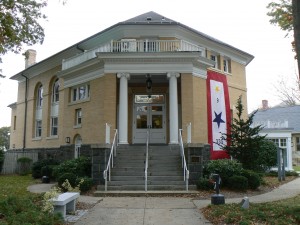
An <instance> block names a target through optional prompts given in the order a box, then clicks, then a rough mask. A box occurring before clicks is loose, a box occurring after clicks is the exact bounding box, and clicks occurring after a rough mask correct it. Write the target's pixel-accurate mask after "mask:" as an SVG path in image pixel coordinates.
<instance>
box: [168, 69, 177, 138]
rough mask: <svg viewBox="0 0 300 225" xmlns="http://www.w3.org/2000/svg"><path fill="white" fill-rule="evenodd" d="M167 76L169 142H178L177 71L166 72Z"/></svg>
mask: <svg viewBox="0 0 300 225" xmlns="http://www.w3.org/2000/svg"><path fill="white" fill-rule="evenodd" d="M167 76H168V78H169V112H170V113H169V117H170V120H169V121H170V144H178V97H177V78H178V77H179V73H168V75H167Z"/></svg>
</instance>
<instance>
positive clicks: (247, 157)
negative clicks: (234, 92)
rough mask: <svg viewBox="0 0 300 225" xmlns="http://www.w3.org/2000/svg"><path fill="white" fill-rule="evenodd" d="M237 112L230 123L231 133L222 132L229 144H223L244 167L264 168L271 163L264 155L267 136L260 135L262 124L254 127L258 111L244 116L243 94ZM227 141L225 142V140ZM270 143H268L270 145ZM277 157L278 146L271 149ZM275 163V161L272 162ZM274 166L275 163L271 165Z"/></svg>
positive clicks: (223, 137)
mask: <svg viewBox="0 0 300 225" xmlns="http://www.w3.org/2000/svg"><path fill="white" fill-rule="evenodd" d="M235 108H236V110H237V113H236V117H235V118H234V119H233V123H232V124H230V128H231V130H230V132H229V134H222V140H224V141H225V140H226V142H227V145H224V144H223V145H221V147H222V149H223V150H226V151H227V152H228V154H229V155H230V156H231V157H233V158H234V159H236V160H238V161H239V162H241V163H242V165H243V168H245V169H252V170H262V169H264V168H266V167H268V166H269V165H265V164H266V163H267V164H269V162H265V160H264V159H262V156H263V155H265V154H263V153H264V151H265V150H267V149H266V148H265V147H264V146H265V145H266V140H265V136H261V135H259V132H260V131H261V130H262V129H263V127H262V126H256V127H253V126H252V124H253V118H254V116H255V114H256V112H257V111H255V112H254V113H252V114H251V115H250V116H249V117H245V118H246V119H244V117H243V111H244V106H243V104H242V98H241V96H240V97H239V98H238V100H237V103H236V106H235ZM223 143H225V142H223ZM268 144H269V143H267V145H268ZM271 144H272V143H271ZM274 152H275V159H276V148H275V151H274V146H273V148H272V151H271V155H272V158H274V157H273V156H274V154H273V153H274ZM271 164H273V161H272V163H271ZM271 166H273V165H271Z"/></svg>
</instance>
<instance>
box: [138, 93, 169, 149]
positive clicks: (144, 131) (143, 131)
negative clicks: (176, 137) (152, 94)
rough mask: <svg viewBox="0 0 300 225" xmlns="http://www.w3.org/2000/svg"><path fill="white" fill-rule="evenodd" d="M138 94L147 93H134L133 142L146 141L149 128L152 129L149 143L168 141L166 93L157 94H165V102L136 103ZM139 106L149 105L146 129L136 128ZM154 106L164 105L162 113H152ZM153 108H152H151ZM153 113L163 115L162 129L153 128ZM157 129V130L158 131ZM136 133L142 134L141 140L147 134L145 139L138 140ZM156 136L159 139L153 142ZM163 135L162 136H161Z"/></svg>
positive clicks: (164, 142)
mask: <svg viewBox="0 0 300 225" xmlns="http://www.w3.org/2000/svg"><path fill="white" fill-rule="evenodd" d="M136 95H146V94H134V95H133V102H132V143H133V144H141V143H146V137H147V135H146V134H147V130H149V131H150V134H149V136H150V137H149V138H150V139H149V143H150V144H156V143H157V144H166V143H167V138H166V137H167V135H166V133H167V127H166V116H167V112H166V111H167V110H166V101H165V98H166V96H165V94H156V95H163V96H164V102H163V103H161V102H160V103H156V102H154V103H151V102H150V103H147V102H145V103H136V102H135V96H136ZM137 106H147V113H145V114H146V115H147V127H146V128H144V129H137V128H136V118H137V115H138V113H137ZM152 106H162V113H159V112H157V113H155V112H153V113H152ZM149 109H151V110H149ZM153 115H162V129H152V122H153V121H152V116H153ZM156 131H157V132H156ZM136 134H139V135H140V136H141V140H142V139H143V135H144V136H145V137H144V138H145V139H144V141H142V142H140V141H138V140H137V139H136V138H135V137H136ZM155 137H159V140H158V141H156V142H153V140H155ZM160 137H162V138H160Z"/></svg>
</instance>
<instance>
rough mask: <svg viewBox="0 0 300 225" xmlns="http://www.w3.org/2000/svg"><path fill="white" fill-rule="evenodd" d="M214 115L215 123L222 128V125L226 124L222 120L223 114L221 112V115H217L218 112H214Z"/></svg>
mask: <svg viewBox="0 0 300 225" xmlns="http://www.w3.org/2000/svg"><path fill="white" fill-rule="evenodd" d="M214 113H215V118H214V120H213V122H215V123H217V124H218V128H220V124H221V123H225V121H224V120H222V118H221V117H222V112H220V113H219V114H217V113H216V112H214Z"/></svg>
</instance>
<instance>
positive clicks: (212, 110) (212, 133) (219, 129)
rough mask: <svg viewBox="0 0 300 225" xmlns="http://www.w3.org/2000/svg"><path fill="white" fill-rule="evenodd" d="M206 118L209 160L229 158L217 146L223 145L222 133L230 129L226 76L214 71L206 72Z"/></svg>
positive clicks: (224, 142)
mask: <svg viewBox="0 0 300 225" xmlns="http://www.w3.org/2000/svg"><path fill="white" fill-rule="evenodd" d="M206 89H207V118H208V143H209V144H210V146H211V148H210V153H211V154H210V156H211V159H224V158H229V155H228V154H227V152H226V151H224V150H222V149H221V147H220V145H219V144H225V145H226V141H224V140H222V139H221V137H222V133H226V134H227V132H229V129H230V120H231V119H230V117H231V115H230V103H229V93H228V85H227V79H226V75H223V74H220V73H218V72H215V71H207V80H206Z"/></svg>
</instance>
